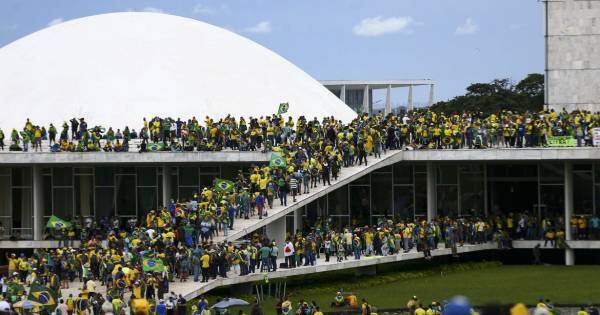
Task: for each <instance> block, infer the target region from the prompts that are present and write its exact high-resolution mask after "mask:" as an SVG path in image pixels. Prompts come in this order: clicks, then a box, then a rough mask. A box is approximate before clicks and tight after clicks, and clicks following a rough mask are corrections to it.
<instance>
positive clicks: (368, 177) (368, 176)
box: [350, 174, 371, 185]
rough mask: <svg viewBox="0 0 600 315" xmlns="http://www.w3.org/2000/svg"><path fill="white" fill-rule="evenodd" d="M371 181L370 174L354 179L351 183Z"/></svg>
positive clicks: (359, 183) (362, 183) (365, 183)
mask: <svg viewBox="0 0 600 315" xmlns="http://www.w3.org/2000/svg"><path fill="white" fill-rule="evenodd" d="M370 183H371V176H370V175H369V174H367V175H365V176H363V177H361V178H359V179H357V180H355V181H353V182H352V183H350V185H369V184H370Z"/></svg>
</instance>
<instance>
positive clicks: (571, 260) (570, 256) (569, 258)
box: [564, 162, 575, 266]
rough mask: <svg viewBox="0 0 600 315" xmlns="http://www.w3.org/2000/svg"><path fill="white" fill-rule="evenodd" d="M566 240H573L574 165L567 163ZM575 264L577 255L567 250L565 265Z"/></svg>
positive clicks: (569, 249)
mask: <svg viewBox="0 0 600 315" xmlns="http://www.w3.org/2000/svg"><path fill="white" fill-rule="evenodd" d="M564 171H565V239H566V240H567V241H570V240H572V239H573V234H572V231H571V224H569V223H570V220H571V216H573V163H571V162H565V170H564ZM574 264H575V253H574V252H573V249H571V248H567V249H565V265H567V266H573V265H574Z"/></svg>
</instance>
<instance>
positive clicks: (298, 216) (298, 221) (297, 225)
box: [291, 209, 302, 234]
mask: <svg viewBox="0 0 600 315" xmlns="http://www.w3.org/2000/svg"><path fill="white" fill-rule="evenodd" d="M293 213H294V231H292V233H291V234H294V233H296V231H297V230H299V229H301V228H302V211H301V209H296V210H295V211H294V212H293Z"/></svg>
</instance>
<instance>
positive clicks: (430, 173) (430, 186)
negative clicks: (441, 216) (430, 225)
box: [427, 162, 437, 221]
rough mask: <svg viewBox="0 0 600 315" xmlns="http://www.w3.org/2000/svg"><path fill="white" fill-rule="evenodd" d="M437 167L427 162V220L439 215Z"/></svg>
mask: <svg viewBox="0 0 600 315" xmlns="http://www.w3.org/2000/svg"><path fill="white" fill-rule="evenodd" d="M435 187H436V169H435V165H434V164H433V163H431V162H429V163H427V221H431V220H433V219H434V218H435V216H436V215H437V193H436V189H435Z"/></svg>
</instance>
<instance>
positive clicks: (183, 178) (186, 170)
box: [179, 166, 198, 186]
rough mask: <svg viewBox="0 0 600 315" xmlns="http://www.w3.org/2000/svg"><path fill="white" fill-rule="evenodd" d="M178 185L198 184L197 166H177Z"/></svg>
mask: <svg viewBox="0 0 600 315" xmlns="http://www.w3.org/2000/svg"><path fill="white" fill-rule="evenodd" d="M179 185H182V186H198V168H197V167H188V166H185V167H179Z"/></svg>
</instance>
